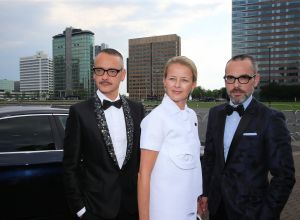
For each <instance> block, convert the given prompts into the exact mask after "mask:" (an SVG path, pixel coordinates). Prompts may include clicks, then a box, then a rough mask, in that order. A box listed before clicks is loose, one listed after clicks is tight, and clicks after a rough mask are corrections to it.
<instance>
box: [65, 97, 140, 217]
mask: <svg viewBox="0 0 300 220" xmlns="http://www.w3.org/2000/svg"><path fill="white" fill-rule="evenodd" d="M121 99H122V101H123V111H124V116H125V122H126V130H127V152H126V157H125V160H124V163H123V166H122V168H121V169H120V168H119V166H118V162H117V158H116V155H115V153H114V148H113V145H112V140H111V137H110V134H109V131H108V127H107V123H106V120H105V115H104V111H103V109H102V105H101V101H100V100H99V98H98V96H97V95H95V96H94V97H92V98H90V99H89V100H87V101H84V102H81V103H77V104H75V105H73V106H71V107H70V112H69V117H68V120H67V124H66V131H65V140H64V157H63V167H64V184H65V192H66V195H67V198H68V202H69V205H70V208H71V210H72V212H73V213H74V214H75V213H77V212H78V211H79V210H81V209H82V208H83V207H86V210H87V212H90V213H92V214H93V215H96V216H99V217H102V218H115V217H116V215H117V214H118V212H119V211H120V209H123V210H125V211H128V212H129V213H136V212H137V210H138V209H137V173H138V169H139V157H140V148H139V143H140V122H141V120H142V118H143V117H144V108H143V106H142V104H139V103H136V102H133V101H130V100H128V99H126V98H125V97H123V96H121Z"/></svg>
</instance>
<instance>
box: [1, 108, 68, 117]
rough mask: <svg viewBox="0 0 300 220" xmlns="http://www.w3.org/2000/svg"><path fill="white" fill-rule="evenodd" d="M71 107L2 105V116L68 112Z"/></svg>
mask: <svg viewBox="0 0 300 220" xmlns="http://www.w3.org/2000/svg"><path fill="white" fill-rule="evenodd" d="M68 113H69V109H68V108H66V107H62V108H59V107H52V106H41V105H27V106H21V105H12V106H11V105H10V106H0V117H6V116H13V115H24V114H25V115H26V114H68Z"/></svg>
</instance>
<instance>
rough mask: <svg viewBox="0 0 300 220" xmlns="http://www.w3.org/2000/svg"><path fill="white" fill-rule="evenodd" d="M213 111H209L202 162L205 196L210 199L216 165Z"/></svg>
mask: <svg viewBox="0 0 300 220" xmlns="http://www.w3.org/2000/svg"><path fill="white" fill-rule="evenodd" d="M213 118H214V116H213V110H212V109H211V110H210V111H209V115H208V122H207V129H206V138H205V148H204V155H203V158H202V160H201V166H202V175H203V195H202V196H205V197H208V194H209V188H210V187H209V186H210V180H211V176H212V173H213V169H214V164H215V157H216V155H215V146H214V141H213V132H214V129H213Z"/></svg>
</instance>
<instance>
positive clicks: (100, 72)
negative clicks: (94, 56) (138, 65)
mask: <svg viewBox="0 0 300 220" xmlns="http://www.w3.org/2000/svg"><path fill="white" fill-rule="evenodd" d="M121 70H122V69H119V70H118V69H113V68H111V69H107V70H106V69H103V68H101V67H93V71H94V73H95V74H96V75H97V76H103V75H104V74H105V72H107V74H108V75H109V76H111V77H115V76H116V75H118V73H119V72H121Z"/></svg>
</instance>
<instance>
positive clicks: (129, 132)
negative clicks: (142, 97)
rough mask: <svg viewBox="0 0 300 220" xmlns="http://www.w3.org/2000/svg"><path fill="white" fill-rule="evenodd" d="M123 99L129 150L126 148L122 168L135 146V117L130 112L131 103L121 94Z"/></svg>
mask: <svg viewBox="0 0 300 220" xmlns="http://www.w3.org/2000/svg"><path fill="white" fill-rule="evenodd" d="M121 99H122V103H123V105H122V107H123V111H124V116H125V125H126V135H127V150H126V156H125V159H124V162H123V166H122V168H123V167H124V166H125V165H126V164H127V162H128V160H129V159H130V156H131V153H132V148H133V129H134V127H133V118H132V116H131V113H130V108H129V104H128V102H127V99H126V98H125V96H121Z"/></svg>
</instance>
